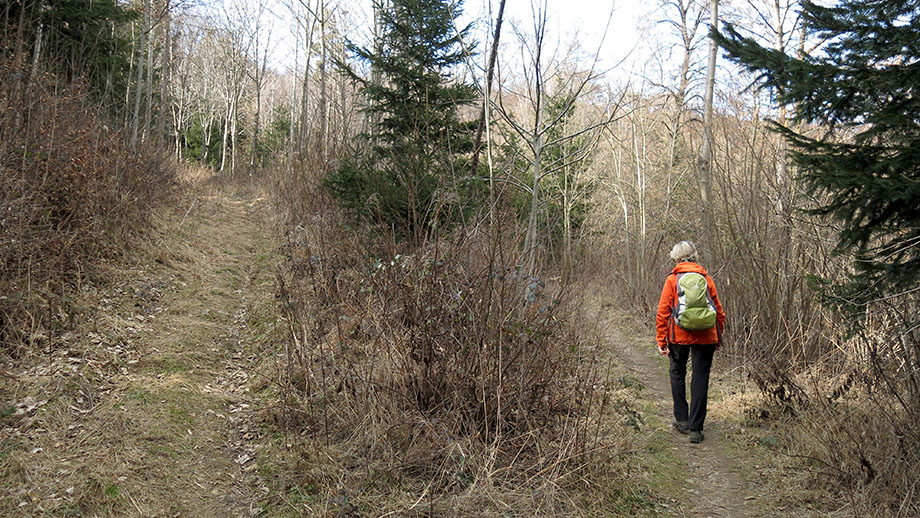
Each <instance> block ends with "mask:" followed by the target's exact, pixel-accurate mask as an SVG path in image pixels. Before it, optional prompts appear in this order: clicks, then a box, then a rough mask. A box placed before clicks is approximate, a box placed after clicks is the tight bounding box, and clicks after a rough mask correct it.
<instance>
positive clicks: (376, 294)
mask: <svg viewBox="0 0 920 518" xmlns="http://www.w3.org/2000/svg"><path fill="white" fill-rule="evenodd" d="M310 178H312V180H310ZM320 182H321V176H320V175H312V174H311V175H309V176H307V177H306V178H305V177H303V176H301V177H299V178H297V179H294V180H291V179H285V180H284V182H283V184H282V185H283V186H282V188H280V189H279V192H280V193H282V194H283V199H284V200H285V202H286V203H285V206H287V207H288V208H289V209H290V210H291V212H290V213H288V214H287V217H288V218H290V219H287V222H288V224H287V225H286V226H285V228H286V229H287V231H286V233H285V241H284V244H283V247H282V249H281V252H282V255H283V256H284V257H285V259H286V260H285V261H284V264H283V267H282V269H281V271H280V272H279V277H278V295H279V298H280V304H281V307H282V310H283V315H284V322H285V325H286V326H287V333H286V335H287V340H286V343H285V346H284V358H283V359H282V361H281V365H280V368H281V381H282V385H281V388H282V394H283V409H282V416H281V423H282V424H283V425H284V427H285V429H286V430H288V431H289V433H291V435H292V436H293V437H299V440H300V442H299V443H298V446H299V448H298V451H300V452H301V454H302V455H303V457H304V458H305V460H307V462H309V463H314V464H313V467H312V468H310V469H307V470H305V472H304V473H303V480H302V483H301V487H313V488H316V489H315V490H316V491H318V492H321V493H322V495H323V498H324V499H329V498H331V499H338V498H339V497H338V496H335V495H346V496H345V497H344V499H345V500H344V501H347V502H349V503H348V505H345V506H344V507H343V508H344V509H353V510H354V512H363V511H367V508H366V506H367V505H378V506H379V505H380V500H379V497H380V496H382V495H383V494H387V495H389V497H388V498H387V500H388V501H389V502H390V504H388V505H392V506H394V507H392V509H390V508H387V509H385V510H393V511H397V510H402V511H397V512H403V511H405V510H406V509H407V506H409V507H408V508H412V507H413V505H412V502H406V501H404V499H402V498H400V497H399V496H398V494H401V493H400V488H402V490H404V491H406V492H407V493H406V494H407V495H413V496H412V499H413V500H415V499H416V498H418V497H417V496H416V495H419V494H421V495H427V496H423V497H422V498H421V499H419V501H416V502H414V505H415V506H418V505H419V502H422V503H423V505H424V508H425V509H426V510H427V512H431V513H434V514H441V513H444V514H448V515H449V514H451V513H453V514H462V513H458V510H457V506H458V505H461V506H462V505H463V504H462V502H464V501H469V502H476V504H475V505H476V506H477V508H481V507H478V506H481V505H489V504H487V501H488V499H490V498H498V499H500V500H501V501H503V502H506V503H510V504H511V505H513V506H514V507H515V508H517V509H530V510H533V511H534V512H540V513H550V514H552V513H554V512H562V511H563V509H569V510H572V508H571V505H572V504H571V503H566V502H565V499H563V498H560V496H561V495H562V494H561V493H560V494H558V495H557V494H556V492H557V491H561V490H565V489H575V488H577V487H579V486H580V485H581V484H582V483H583V482H584V481H585V480H596V479H595V476H597V475H598V474H599V473H601V472H604V471H605V470H606V469H608V468H609V464H608V462H609V461H610V460H611V459H613V458H616V457H617V456H618V455H621V454H623V453H624V449H625V448H626V444H627V443H628V440H629V439H628V438H629V429H628V428H626V427H624V428H622V429H621V430H620V432H619V433H620V434H621V435H620V436H617V435H611V433H610V432H611V431H610V430H609V429H608V427H609V426H611V423H610V422H609V421H606V420H605V419H601V418H600V416H601V414H602V413H603V412H611V411H613V412H618V411H622V409H618V410H615V409H614V408H613V405H612V401H611V394H610V390H611V389H608V387H607V384H606V381H607V378H606V371H605V370H604V369H605V367H603V366H602V365H601V364H600V363H599V361H598V360H599V356H600V354H602V352H601V350H600V349H599V348H598V347H599V343H598V342H597V340H596V338H593V337H592V335H591V333H590V331H589V330H588V329H586V328H587V327H588V324H587V323H586V321H585V319H584V318H585V317H584V315H583V314H581V312H580V299H581V297H580V295H579V294H580V293H581V292H582V291H583V290H582V288H581V287H575V286H573V285H569V286H559V285H554V286H547V287H546V288H544V287H543V284H544V283H543V281H540V280H538V279H535V278H530V277H528V276H524V275H523V274H521V273H520V272H518V271H517V270H516V269H515V268H514V267H513V266H512V265H513V264H514V262H515V259H516V258H518V257H519V256H520V252H519V251H518V250H517V249H516V246H515V243H516V241H517V239H516V237H515V233H514V231H515V228H514V220H515V217H514V213H513V211H511V210H508V211H507V212H506V213H505V214H503V215H502V216H501V217H500V218H499V219H500V221H502V222H505V223H508V222H510V227H505V228H497V229H496V230H495V231H494V232H480V233H471V234H465V233H456V234H453V233H451V234H442V235H436V236H433V237H432V238H430V239H427V240H425V241H424V242H422V243H414V244H413V245H412V246H407V245H406V243H405V242H403V243H397V242H396V241H395V240H393V239H392V237H394V236H393V235H391V238H390V239H386V238H383V239H380V238H379V237H378V238H377V239H371V238H369V237H368V235H367V234H363V233H362V232H360V231H358V232H356V231H355V229H354V228H353V227H350V226H349V225H346V224H344V223H343V216H344V215H343V214H342V213H341V212H340V211H339V210H338V209H336V208H335V207H334V204H333V203H331V201H332V200H331V199H330V198H329V197H328V195H327V194H325V193H324V192H323V190H322V188H320V187H319V185H320ZM295 223H296V224H295ZM613 426H614V427H618V426H621V425H620V424H613ZM616 477H617V475H615V474H609V473H608V474H606V475H605V478H604V480H607V481H610V480H614V479H616ZM394 491H396V495H394V493H393V492H394ZM534 491H537V492H539V493H540V494H541V495H543V496H541V497H539V498H534V497H533V495H534ZM378 492H382V493H380V494H378ZM490 495H491V496H490ZM499 495H500V496H499ZM336 501H338V500H336ZM375 509H376V511H375V512H382V511H385V510H383V509H379V508H375Z"/></svg>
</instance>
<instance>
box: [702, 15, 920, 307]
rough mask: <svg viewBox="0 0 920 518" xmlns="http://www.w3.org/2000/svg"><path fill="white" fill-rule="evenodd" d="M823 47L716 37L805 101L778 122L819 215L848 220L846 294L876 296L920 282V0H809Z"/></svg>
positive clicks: (792, 97) (783, 91) (769, 81)
mask: <svg viewBox="0 0 920 518" xmlns="http://www.w3.org/2000/svg"><path fill="white" fill-rule="evenodd" d="M802 14H803V17H804V20H805V23H806V24H807V27H808V28H809V30H810V31H812V32H813V34H814V35H815V37H816V38H817V39H818V41H822V42H823V44H822V45H821V46H820V47H819V48H818V49H817V50H816V51H815V52H812V53H811V54H810V55H801V56H790V55H787V54H784V53H782V52H779V51H776V50H772V49H768V48H764V47H763V46H761V45H759V44H758V43H757V42H756V41H754V40H753V39H752V38H748V37H745V36H743V35H742V34H740V33H739V32H738V30H737V29H736V28H735V27H732V26H731V25H727V26H726V28H725V33H724V34H716V37H717V40H718V42H719V44H720V45H721V46H722V47H723V48H724V49H725V50H726V51H727V53H728V58H729V59H730V60H732V61H734V62H736V63H738V64H740V65H741V66H743V67H744V68H746V69H747V70H748V71H750V72H752V73H754V74H755V75H756V82H757V84H759V85H760V86H761V87H763V88H770V89H772V91H773V92H774V93H775V96H776V99H777V101H778V102H779V103H782V104H784V105H789V104H792V105H794V106H795V108H796V110H795V116H794V118H793V120H792V122H793V123H805V124H809V123H814V124H820V125H824V126H825V128H823V131H824V132H825V133H824V136H822V137H821V138H815V137H812V136H809V135H807V134H806V133H805V130H803V129H801V128H803V126H795V125H790V126H787V127H779V128H778V129H779V131H780V132H781V133H782V134H783V135H784V136H785V138H786V139H787V141H788V142H789V143H790V148H791V151H790V154H791V158H792V160H793V162H794V163H795V165H797V166H798V168H799V169H800V177H801V179H802V180H803V181H804V184H805V185H806V186H807V187H808V189H809V191H810V192H811V193H812V194H813V195H816V196H817V199H818V203H819V206H818V207H817V208H815V209H812V210H811V211H810V212H812V213H813V214H818V215H827V216H830V217H831V218H833V219H834V220H836V221H837V222H838V223H839V224H840V226H841V229H842V230H841V233H840V237H839V241H838V244H837V250H838V252H841V253H848V252H852V253H853V254H854V258H855V259H854V262H853V267H854V269H853V274H852V275H851V279H850V280H851V282H849V283H848V284H847V285H846V286H845V289H844V290H843V293H845V294H846V296H847V300H848V301H849V302H865V301H868V300H872V299H874V298H877V297H879V296H884V295H886V294H893V293H899V292H902V291H905V290H909V289H912V288H914V287H916V285H917V282H918V280H920V210H918V207H920V100H918V98H917V95H916V93H917V85H918V84H920V1H918V0H870V1H865V0H862V1H856V0H845V1H841V2H839V3H837V4H836V5H834V6H833V7H822V6H819V5H817V4H815V3H812V2H807V1H806V2H804V3H803V13H802Z"/></svg>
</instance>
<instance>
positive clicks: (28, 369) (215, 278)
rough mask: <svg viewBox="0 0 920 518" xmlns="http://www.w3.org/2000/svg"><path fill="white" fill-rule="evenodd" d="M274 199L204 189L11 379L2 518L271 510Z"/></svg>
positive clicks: (1, 386) (3, 392) (4, 392)
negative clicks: (256, 379)
mask: <svg viewBox="0 0 920 518" xmlns="http://www.w3.org/2000/svg"><path fill="white" fill-rule="evenodd" d="M262 205H263V202H262V201H261V200H260V199H258V198H256V197H254V195H253V193H252V192H248V191H244V190H240V189H231V188H224V189H219V190H201V191H199V192H197V193H196V194H195V196H194V201H191V200H190V205H189V206H188V207H183V208H182V209H181V210H177V211H176V212H175V213H173V214H169V215H166V216H164V217H163V218H161V220H160V221H159V223H158V232H157V233H156V234H155V236H154V238H153V239H152V240H151V241H150V242H149V243H148V244H147V246H139V249H141V250H143V252H139V253H138V255H137V256H136V257H135V258H134V262H133V264H131V265H130V266H125V265H122V266H119V267H112V268H110V269H109V271H107V272H106V275H107V276H108V278H109V279H110V282H109V283H107V287H105V288H90V289H88V290H87V292H86V293H83V294H82V295H81V303H82V304H83V305H84V306H85V307H86V308H87V310H86V311H87V315H86V318H85V323H84V324H82V325H80V326H79V328H78V329H77V330H76V331H75V332H71V333H67V334H65V335H63V336H62V337H61V338H60V339H57V340H54V341H53V342H52V341H49V342H48V343H46V344H45V347H44V350H42V351H36V353H35V354H34V355H33V356H32V357H29V358H27V359H26V361H23V362H22V363H20V364H19V365H17V366H15V367H13V368H12V369H11V370H10V371H9V372H7V373H5V374H4V376H3V377H2V378H0V403H2V404H3V408H4V409H5V410H3V412H2V413H0V416H2V419H0V430H2V433H0V437H2V439H0V487H2V490H0V514H2V515H4V516H14V515H16V516H29V515H40V514H47V513H50V514H54V515H63V516H68V515H74V516H80V515H93V516H95V515H102V516H116V515H117V516H202V517H204V516H252V515H256V514H258V513H259V510H260V508H259V501H260V495H261V494H262V493H263V490H262V488H263V487H264V485H262V484H261V481H260V477H259V474H258V469H256V466H257V464H256V462H255V459H256V458H257V456H258V451H257V450H258V446H259V441H258V439H259V438H260V437H261V431H260V430H259V427H258V426H257V425H256V424H255V420H254V419H253V415H254V407H256V406H258V403H257V401H256V399H257V397H256V396H254V395H253V391H252V390H251V386H252V383H251V380H250V372H253V371H254V365H256V364H257V363H259V361H260V357H259V346H258V342H259V340H260V333H262V332H263V330H262V326H263V322H261V321H259V322H254V318H256V317H258V318H261V316H259V315H260V314H261V313H260V312H263V311H264V308H265V307H266V305H267V306H268V307H271V293H272V291H271V290H272V275H271V271H272V268H271V267H270V265H269V262H270V261H271V254H270V250H271V242H270V240H269V236H270V232H266V231H265V223H264V221H265V214H264V210H263V207H262Z"/></svg>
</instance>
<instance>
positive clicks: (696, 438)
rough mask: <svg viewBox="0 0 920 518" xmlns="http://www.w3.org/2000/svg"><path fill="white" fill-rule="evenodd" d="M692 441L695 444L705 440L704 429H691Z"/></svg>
mask: <svg viewBox="0 0 920 518" xmlns="http://www.w3.org/2000/svg"><path fill="white" fill-rule="evenodd" d="M690 442H691V443H693V444H699V443H701V442H703V432H702V430H690Z"/></svg>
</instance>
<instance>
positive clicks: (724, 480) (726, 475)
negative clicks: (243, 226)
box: [599, 308, 760, 518]
mask: <svg viewBox="0 0 920 518" xmlns="http://www.w3.org/2000/svg"><path fill="white" fill-rule="evenodd" d="M599 322H600V325H601V330H602V333H603V334H604V337H605V339H606V341H607V343H608V345H609V347H610V354H611V359H612V361H614V363H615V364H618V365H619V366H620V367H621V368H625V369H627V370H628V371H629V372H630V373H631V375H632V376H633V377H635V378H636V379H637V380H639V382H640V383H641V385H642V386H643V387H644V388H643V399H645V400H647V401H648V403H649V404H650V405H652V406H653V407H654V409H653V410H652V411H653V412H654V413H655V417H656V418H655V419H648V422H647V426H648V428H650V429H648V430H647V431H646V434H647V435H648V436H649V437H650V439H649V440H651V441H658V440H664V441H667V442H668V445H667V446H666V448H667V450H669V452H668V453H666V454H665V455H664V457H666V459H667V460H666V462H673V463H674V464H675V465H676V466H678V467H679V468H681V469H683V470H685V471H686V473H685V476H684V477H683V480H682V481H681V483H680V485H681V486H682V490H683V491H684V493H685V498H679V497H675V498H673V499H672V500H673V501H672V503H671V506H670V507H671V509H670V512H668V509H665V510H663V511H664V514H673V515H674V516H694V517H732V518H734V517H739V518H741V517H750V516H758V515H759V514H760V513H759V512H758V509H757V500H758V499H759V498H760V497H759V496H757V495H756V494H755V492H754V491H753V490H752V489H751V488H750V487H748V484H747V483H746V482H745V481H744V480H743V478H742V476H741V475H740V471H739V467H738V465H737V463H736V462H735V460H733V459H732V458H731V457H730V456H729V454H728V453H727V449H726V447H725V439H724V437H723V432H722V424H721V423H720V421H719V419H718V418H714V416H713V413H714V412H713V407H714V406H716V405H718V404H719V402H718V401H716V400H715V399H716V398H715V397H714V395H715V393H716V392H717V390H714V389H715V388H716V387H715V385H716V384H717V383H718V380H717V379H716V378H717V376H715V375H713V376H712V379H711V381H710V394H709V409H710V410H709V416H708V417H707V420H706V429H705V439H704V441H703V442H702V443H700V444H690V443H689V438H688V437H687V436H686V435H681V434H679V433H677V432H676V431H675V430H673V429H672V428H671V419H672V417H673V416H672V402H671V388H670V381H669V378H668V362H667V359H666V358H665V357H662V356H660V355H659V354H657V350H656V349H655V347H654V338H653V336H652V335H651V334H650V333H647V332H640V333H636V334H629V332H628V329H629V328H630V327H634V325H630V324H628V323H626V319H618V315H617V313H616V312H615V311H613V310H611V309H610V308H607V309H601V312H600V314H599ZM716 354H717V355H718V353H716ZM716 363H718V357H717V358H716ZM689 378H690V373H689V372H688V379H687V385H688V387H689V383H690V379H689Z"/></svg>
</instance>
